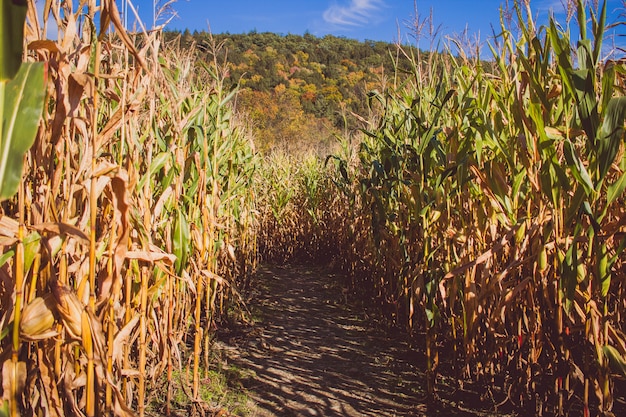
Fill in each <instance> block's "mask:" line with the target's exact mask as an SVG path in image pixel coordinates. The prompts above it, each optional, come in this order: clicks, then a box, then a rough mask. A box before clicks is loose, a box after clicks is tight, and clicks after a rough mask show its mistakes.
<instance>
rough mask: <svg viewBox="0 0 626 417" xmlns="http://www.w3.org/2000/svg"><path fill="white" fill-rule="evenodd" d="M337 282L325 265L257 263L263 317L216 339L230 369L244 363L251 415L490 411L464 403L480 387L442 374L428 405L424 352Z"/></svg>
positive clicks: (254, 306)
mask: <svg viewBox="0 0 626 417" xmlns="http://www.w3.org/2000/svg"><path fill="white" fill-rule="evenodd" d="M340 281H341V280H340V279H339V277H337V276H336V275H335V274H334V273H332V272H330V271H329V270H328V269H325V268H323V267H311V266H288V267H267V266H266V267H263V268H261V269H260V271H259V273H258V274H257V277H256V279H255V280H254V281H253V282H252V287H253V288H255V290H254V291H253V292H252V293H251V294H250V304H249V307H250V309H251V310H252V313H253V315H255V316H256V317H257V319H256V324H255V325H253V326H251V327H249V328H247V329H244V330H241V329H240V330H238V331H233V332H230V333H228V334H222V335H221V337H220V339H221V341H220V342H219V347H220V349H221V350H222V351H223V352H224V355H225V357H226V360H227V362H228V363H229V366H232V365H234V366H235V367H236V368H239V369H242V370H245V371H244V372H243V375H246V376H245V377H244V378H243V379H242V383H243V385H244V387H245V388H246V389H247V390H248V391H249V394H250V397H251V398H252V399H253V400H254V402H255V403H256V405H255V407H254V409H253V411H252V415H257V416H423V415H429V416H432V415H446V416H448V415H452V416H486V415H490V414H489V413H485V412H481V411H478V410H480V408H478V409H476V408H475V406H474V407H472V406H471V405H465V406H464V405H463V401H464V399H465V400H468V401H470V402H475V400H476V397H478V396H479V394H478V393H471V392H469V391H467V390H465V391H463V392H460V391H459V390H457V389H453V388H452V387H451V385H447V384H446V383H445V381H441V388H442V389H441V391H440V395H441V400H442V401H441V402H440V403H438V405H437V407H435V408H434V409H433V407H431V408H430V409H428V410H427V406H426V404H425V402H424V401H423V398H424V397H425V391H424V390H425V377H424V374H423V371H422V370H423V369H424V368H425V366H424V364H423V358H422V357H423V355H422V354H419V353H416V352H415V350H412V349H410V347H409V346H408V344H407V343H406V341H404V340H402V339H400V338H399V337H395V336H393V335H390V334H387V332H384V331H382V330H380V329H379V328H376V326H374V325H372V323H373V322H374V321H373V320H372V319H370V318H369V317H368V316H367V314H366V313H364V311H363V310H362V309H361V308H358V307H356V306H355V305H352V304H350V303H346V302H345V300H344V299H343V298H341V295H339V296H338V295H337V294H341V291H340V290H339V288H338V284H337V283H338V282H340ZM447 388H450V389H447ZM449 398H454V400H451V399H449ZM482 405H483V406H484V404H482ZM472 409H475V410H476V411H470V410H472ZM498 415H502V414H498Z"/></svg>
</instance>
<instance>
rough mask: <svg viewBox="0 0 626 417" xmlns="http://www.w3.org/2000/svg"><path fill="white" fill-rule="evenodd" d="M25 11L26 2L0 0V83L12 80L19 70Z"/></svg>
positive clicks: (26, 8)
mask: <svg viewBox="0 0 626 417" xmlns="http://www.w3.org/2000/svg"><path fill="white" fill-rule="evenodd" d="M27 10H28V7H27V6H26V1H10V0H2V5H0V28H2V29H1V30H0V82H4V81H7V80H10V79H12V78H13V77H15V75H16V74H17V72H18V70H19V69H20V64H21V63H22V51H23V42H24V21H25V20H26V11H27Z"/></svg>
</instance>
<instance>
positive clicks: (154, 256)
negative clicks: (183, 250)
mask: <svg viewBox="0 0 626 417" xmlns="http://www.w3.org/2000/svg"><path fill="white" fill-rule="evenodd" d="M151 249H152V251H145V250H129V251H128V252H126V259H137V260H139V261H145V262H150V263H154V262H158V261H165V262H166V263H168V264H170V265H173V264H174V262H175V261H176V256H175V255H173V254H171V253H165V252H163V251H162V250H160V249H159V248H155V247H152V248H151ZM155 249H156V250H155Z"/></svg>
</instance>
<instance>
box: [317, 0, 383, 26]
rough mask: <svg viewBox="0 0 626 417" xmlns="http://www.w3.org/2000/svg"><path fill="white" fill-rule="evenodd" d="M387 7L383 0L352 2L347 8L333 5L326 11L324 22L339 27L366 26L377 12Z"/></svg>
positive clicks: (354, 0)
mask: <svg viewBox="0 0 626 417" xmlns="http://www.w3.org/2000/svg"><path fill="white" fill-rule="evenodd" d="M384 6H385V2H384V1H383V0H350V3H349V4H348V5H346V6H344V5H339V4H333V5H331V6H330V7H329V8H328V9H326V11H324V15H323V17H324V20H325V21H326V23H330V24H333V25H337V26H352V27H356V26H365V25H367V24H368V23H370V21H371V20H372V18H373V17H374V16H375V12H377V11H378V10H380V9H381V8H382V7H384Z"/></svg>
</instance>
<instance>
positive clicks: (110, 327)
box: [104, 212, 118, 411]
mask: <svg viewBox="0 0 626 417" xmlns="http://www.w3.org/2000/svg"><path fill="white" fill-rule="evenodd" d="M116 218H117V213H115V212H114V214H113V221H112V222H111V229H110V235H111V237H110V238H109V255H108V259H107V276H109V277H112V276H113V272H114V271H113V260H114V258H115V247H114V242H115V240H116V236H115V235H116V229H117V221H116ZM117 298H118V294H111V295H110V296H109V301H108V303H107V309H108V313H109V314H108V323H107V359H106V360H107V362H106V367H107V371H108V372H109V375H112V374H113V343H114V340H115V312H114V311H113V307H114V304H115V301H117ZM112 402H113V390H112V388H111V386H110V385H109V384H106V390H105V395H104V405H105V411H110V410H111V405H112Z"/></svg>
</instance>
